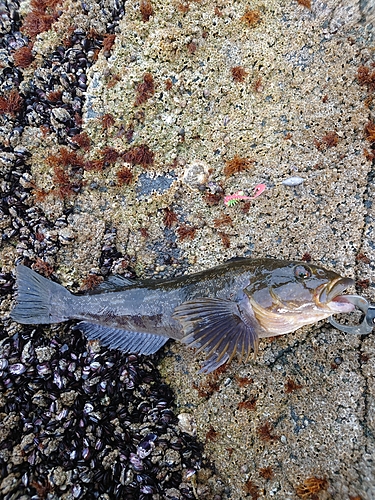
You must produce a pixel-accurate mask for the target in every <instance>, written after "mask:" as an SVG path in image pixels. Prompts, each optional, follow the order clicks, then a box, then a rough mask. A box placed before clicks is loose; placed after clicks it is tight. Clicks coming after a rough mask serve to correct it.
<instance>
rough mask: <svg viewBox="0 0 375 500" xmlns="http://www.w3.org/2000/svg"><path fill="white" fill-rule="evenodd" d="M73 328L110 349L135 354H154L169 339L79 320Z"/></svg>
mask: <svg viewBox="0 0 375 500" xmlns="http://www.w3.org/2000/svg"><path fill="white" fill-rule="evenodd" d="M74 329H78V330H81V331H82V332H83V333H84V334H85V335H86V336H87V338H88V339H90V340H96V339H99V340H100V341H101V343H102V344H103V345H105V346H107V347H109V348H110V349H120V350H121V351H124V352H133V353H137V354H154V353H155V352H156V351H158V350H159V349H160V348H161V347H163V345H164V344H165V343H166V342H167V341H168V340H169V339H168V337H164V336H161V335H155V334H154V333H144V332H142V333H139V332H129V331H128V330H122V329H121V328H112V327H108V326H103V325H96V324H94V323H88V322H87V321H81V322H80V323H78V324H77V325H76V326H75V327H74Z"/></svg>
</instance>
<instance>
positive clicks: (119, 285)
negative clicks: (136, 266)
mask: <svg viewBox="0 0 375 500" xmlns="http://www.w3.org/2000/svg"><path fill="white" fill-rule="evenodd" d="M135 284H136V280H132V279H131V278H125V276H121V275H120V274H114V275H113V276H108V278H106V279H105V280H104V281H103V282H102V283H99V285H98V286H96V287H95V288H94V289H93V290H90V291H89V294H90V295H91V294H96V293H106V292H119V291H121V290H124V288H127V287H128V286H132V285H135Z"/></svg>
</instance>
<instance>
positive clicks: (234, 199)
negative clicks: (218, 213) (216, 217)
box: [224, 184, 266, 207]
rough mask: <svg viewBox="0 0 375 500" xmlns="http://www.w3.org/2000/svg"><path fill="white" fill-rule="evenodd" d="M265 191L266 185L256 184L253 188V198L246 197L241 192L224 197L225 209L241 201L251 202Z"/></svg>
mask: <svg viewBox="0 0 375 500" xmlns="http://www.w3.org/2000/svg"><path fill="white" fill-rule="evenodd" d="M265 189H266V185H265V184H258V185H257V186H255V188H254V194H253V196H246V195H245V193H244V192H243V191H237V193H234V194H230V195H228V196H225V197H224V204H225V205H226V206H227V207H233V206H234V205H236V204H237V203H238V202H239V201H242V200H253V199H254V198H258V196H260V195H261V194H262V193H263V191H264V190H265Z"/></svg>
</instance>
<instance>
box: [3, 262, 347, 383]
mask: <svg viewBox="0 0 375 500" xmlns="http://www.w3.org/2000/svg"><path fill="white" fill-rule="evenodd" d="M353 284H354V281H353V280H352V279H350V278H342V277H341V276H339V275H338V274H336V273H335V272H333V271H329V270H327V269H324V268H322V267H320V266H315V265H310V264H306V263H305V262H293V261H285V260H276V259H266V258H265V259H235V260H232V261H229V262H227V263H225V264H222V265H220V266H217V267H214V268H212V269H209V270H207V271H201V272H198V273H195V274H191V275H184V276H180V277H177V278H171V279H156V280H142V281H133V280H130V279H127V278H124V277H122V276H112V277H110V278H108V279H107V280H106V281H104V282H103V283H102V284H100V285H99V286H98V287H97V288H96V289H95V290H93V291H92V292H90V293H86V294H84V295H74V294H72V293H70V292H69V291H68V290H66V289H65V288H64V287H63V286H61V285H59V284H57V283H55V282H54V281H51V280H49V279H46V278H44V277H42V276H40V275H39V274H38V273H36V272H35V271H33V270H31V269H29V268H28V267H25V266H23V265H19V266H18V267H17V289H18V290H17V303H16V306H15V307H14V309H13V310H12V312H11V318H12V319H13V320H15V321H17V322H18V323H24V324H41V323H60V322H62V321H67V320H71V319H74V320H80V322H79V323H78V324H77V325H76V326H75V327H74V328H78V329H79V330H81V331H83V332H84V333H85V334H86V336H87V337H88V338H89V339H100V340H101V342H102V343H103V344H104V345H106V346H108V347H109V348H116V349H121V350H123V351H125V352H134V353H139V354H152V353H154V352H156V351H157V350H158V349H160V348H161V347H162V346H163V345H164V344H165V343H166V342H167V340H168V339H170V338H171V339H176V340H179V341H181V342H183V343H184V344H187V345H188V346H190V347H195V348H198V350H199V351H205V353H206V361H205V364H204V365H203V368H202V371H203V372H206V373H208V372H211V371H213V370H215V369H216V368H218V367H219V366H221V365H222V364H224V363H227V362H229V361H230V360H231V359H232V358H233V357H234V355H235V354H236V353H238V354H239V356H240V358H241V359H243V358H244V359H245V360H247V359H248V358H249V356H250V354H251V352H253V351H254V353H255V354H256V352H257V349H258V343H259V339H260V338H262V337H272V336H275V335H283V334H285V333H289V332H293V331H295V330H297V329H298V328H300V327H301V326H304V325H310V324H313V323H315V322H316V321H319V320H322V319H325V318H327V317H329V316H331V315H332V314H336V313H346V312H350V311H352V310H353V309H354V306H353V304H351V303H349V302H348V301H346V300H345V296H344V295H341V293H342V292H343V291H344V290H345V289H346V288H347V287H349V286H350V285H353Z"/></svg>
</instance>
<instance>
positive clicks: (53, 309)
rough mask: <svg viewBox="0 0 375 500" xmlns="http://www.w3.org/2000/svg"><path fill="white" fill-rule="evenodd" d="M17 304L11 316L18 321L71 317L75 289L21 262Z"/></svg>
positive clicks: (65, 319) (59, 319)
mask: <svg viewBox="0 0 375 500" xmlns="http://www.w3.org/2000/svg"><path fill="white" fill-rule="evenodd" d="M16 284H17V297H16V301H17V303H16V306H15V307H14V309H13V310H12V312H11V313H10V317H11V318H12V319H13V320H14V321H17V322H18V323H23V324H27V325H37V324H42V323H60V322H62V321H67V320H68V319H69V303H71V300H70V299H71V297H72V295H71V293H70V292H68V290H66V289H65V288H64V287H63V286H61V285H59V284H58V283H55V282H54V281H51V280H49V279H47V278H44V277H43V276H41V275H40V274H38V273H36V272H35V271H33V270H32V269H30V268H28V267H26V266H22V265H19V266H17V283H16Z"/></svg>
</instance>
